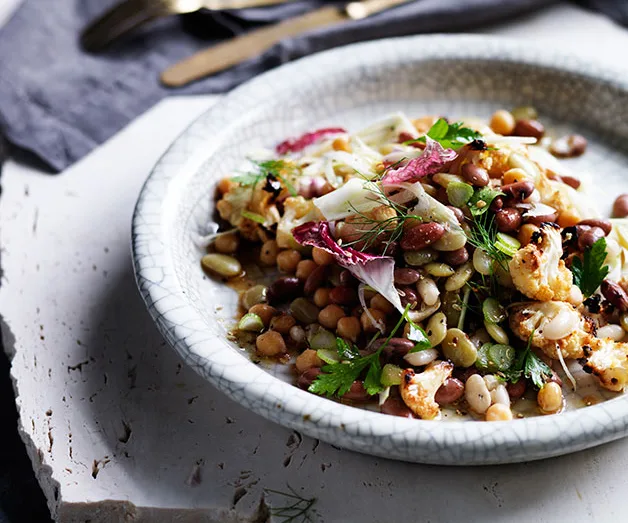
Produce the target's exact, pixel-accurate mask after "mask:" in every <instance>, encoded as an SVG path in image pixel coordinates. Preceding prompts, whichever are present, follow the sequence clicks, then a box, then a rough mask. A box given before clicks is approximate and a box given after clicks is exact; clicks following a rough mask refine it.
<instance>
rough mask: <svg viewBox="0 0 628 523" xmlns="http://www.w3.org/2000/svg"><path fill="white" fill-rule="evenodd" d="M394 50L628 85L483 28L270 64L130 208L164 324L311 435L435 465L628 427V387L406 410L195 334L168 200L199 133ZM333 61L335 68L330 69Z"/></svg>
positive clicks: (576, 446)
mask: <svg viewBox="0 0 628 523" xmlns="http://www.w3.org/2000/svg"><path fill="white" fill-rule="evenodd" d="M413 49H415V50H414V51H413ZM391 54H392V55H395V56H399V55H401V56H408V57H411V58H412V59H413V60H417V61H422V60H428V59H430V60H434V59H444V60H447V59H450V60H461V59H465V58H469V59H482V60H488V61H494V62H499V63H504V64H515V65H516V64H520V65H522V66H538V67H542V68H549V69H553V70H557V71H560V72H564V73H566V74H572V75H578V76H581V77H585V78H588V79H589V80H592V81H595V82H600V83H602V84H604V85H608V86H611V87H612V88H613V89H616V90H618V91H619V92H622V93H628V80H627V76H626V75H625V73H622V72H618V71H614V70H610V69H604V68H600V67H598V66H597V65H594V64H591V63H586V62H583V61H581V60H580V59H577V58H574V57H570V56H564V55H558V54H554V53H550V52H548V51H547V50H546V49H542V48H540V47H535V46H531V45H530V44H529V43H527V42H523V41H516V40H508V39H504V38H495V37H485V36H474V35H473V36H472V35H431V36H411V37H402V38H391V39H385V40H377V41H371V42H365V43H359V44H353V45H350V46H346V47H340V48H336V49H332V50H330V51H325V52H323V53H318V54H315V55H312V56H309V57H306V58H303V59H300V60H298V61H295V62H292V63H289V64H286V65H283V66H281V67H279V68H277V69H274V70H272V71H269V72H267V73H264V74H262V75H260V76H258V77H256V78H254V79H252V80H250V81H248V82H247V83H245V84H243V85H242V86H240V87H238V88H236V89H235V90H233V91H232V92H231V93H229V94H227V95H226V96H225V97H224V98H223V99H222V100H220V101H219V102H218V103H217V104H216V105H215V106H213V107H212V108H210V109H209V110H208V111H207V112H205V113H204V114H202V115H201V116H200V117H199V118H198V119H197V120H196V121H195V122H193V123H192V124H191V125H190V126H189V127H188V129H187V130H186V131H185V132H184V133H183V134H182V135H181V136H180V137H179V138H177V139H176V140H175V142H174V143H173V144H172V145H171V146H170V148H169V149H168V151H167V152H166V153H165V154H164V155H163V157H162V158H161V159H160V160H159V162H158V163H157V165H156V167H155V168H154V170H153V171H152V173H151V174H150V176H149V177H148V179H147V180H146V182H145V184H144V186H143V188H142V191H141V193H140V196H139V199H138V201H137V206H136V209H135V213H134V216H133V228H132V250H133V263H134V270H135V275H136V280H137V284H138V287H139V289H140V292H141V295H142V297H143V299H144V300H145V302H146V304H147V307H148V310H149V312H150V314H151V316H152V317H153V319H154V321H155V323H156V325H157V327H158V328H159V330H160V331H161V332H162V334H163V335H164V337H165V338H166V339H167V341H168V342H169V343H170V344H171V345H172V346H173V347H174V348H175V349H176V350H177V351H178V352H179V353H180V354H181V356H182V357H183V358H184V359H185V360H186V362H187V363H189V364H190V365H191V366H192V367H193V368H195V370H196V371H197V372H199V373H200V374H201V375H202V376H204V377H205V378H206V379H207V380H208V381H210V382H211V383H212V384H213V385H215V386H216V387H218V388H219V389H220V390H221V391H222V392H224V393H226V394H227V395H229V396H230V397H231V398H233V399H235V400H236V401H238V402H239V403H241V404H242V405H244V406H245V407H247V408H249V409H251V410H253V411H255V412H257V413H258V414H260V415H262V416H264V417H266V418H268V419H270V420H272V421H274V422H277V423H280V424H282V425H284V426H288V427H290V428H293V429H296V430H300V431H302V432H304V433H305V434H308V435H310V436H312V437H316V438H319V439H322V440H324V441H327V442H329V443H332V444H336V445H338V446H341V447H344V448H349V449H352V450H356V451H359V452H363V453H367V454H372V455H377V456H383V457H389V458H393V459H401V460H404V461H415V462H422V463H436V464H460V465H473V464H495V463H509V462H520V461H530V460H534V459H541V458H545V457H550V456H556V455H560V454H565V453H568V452H574V451H577V450H581V449H584V448H588V447H591V446H595V445H598V444H601V443H605V442H608V441H611V440H613V439H617V438H619V437H622V436H624V435H626V434H627V433H628V396H625V397H620V398H617V399H614V400H612V401H608V402H604V403H601V404H598V405H595V406H589V407H586V408H582V409H579V410H577V411H573V412H567V413H563V414H558V415H552V416H544V417H533V418H526V419H523V420H513V421H510V422H500V423H483V422H468V421H465V422H458V421H448V422H439V421H422V420H409V419H403V418H397V417H393V416H389V415H385V414H380V413H377V412H371V411H366V410H362V409H359V408H355V407H351V406H348V405H343V404H340V403H336V402H334V401H331V400H328V399H325V398H322V397H318V396H315V395H312V394H310V393H308V392H305V391H302V390H300V389H298V388H297V387H295V386H293V385H291V384H289V383H286V382H283V381H281V380H280V379H278V378H276V377H274V376H272V375H271V374H270V373H268V372H266V371H265V370H263V369H262V368H260V367H259V366H257V365H255V364H254V363H252V362H251V361H249V360H247V359H246V358H245V357H244V356H243V355H241V354H239V353H238V352H237V351H235V350H233V348H232V347H231V346H230V345H229V344H228V342H227V340H226V339H225V338H224V337H222V336H218V335H216V334H213V333H210V332H198V329H199V328H200V329H201V330H202V327H198V328H197V327H195V326H200V325H202V321H201V318H200V315H199V313H198V312H197V311H196V310H194V309H193V308H192V307H190V305H189V302H188V301H187V300H188V299H189V298H187V297H186V295H185V291H184V289H182V288H181V286H180V282H179V281H178V279H177V277H176V271H175V270H174V266H175V263H176V262H175V261H174V259H173V256H172V253H171V252H170V251H169V245H168V238H167V230H168V223H169V220H172V219H173V215H172V213H171V212H168V210H167V209H166V208H164V205H163V204H164V202H165V199H166V194H167V192H168V187H169V185H168V184H169V182H170V181H171V180H173V179H174V178H175V177H179V176H184V174H183V173H184V172H185V173H187V174H185V175H186V176H192V175H193V174H194V173H195V172H196V171H197V170H198V168H199V167H200V165H201V164H202V163H203V162H204V161H205V160H206V159H207V157H208V155H209V152H208V151H207V150H206V149H204V148H203V147H200V144H201V143H202V140H200V138H203V139H204V140H206V139H208V138H210V137H211V136H213V135H215V133H220V132H221V129H220V123H221V122H225V121H226V119H228V118H229V115H230V114H231V115H232V114H234V113H235V114H237V111H238V108H239V107H240V106H241V105H244V106H246V104H245V103H244V102H247V103H250V100H251V98H253V99H254V98H255V97H256V96H257V93H258V92H260V91H261V92H264V89H263V88H264V87H265V88H268V86H269V85H284V86H285V85H288V86H289V85H290V84H292V83H294V84H295V87H298V81H296V80H294V79H295V78H299V77H300V76H301V75H302V73H307V74H310V75H311V74H312V71H316V70H317V68H324V67H327V69H326V70H325V71H324V74H341V73H342V71H343V70H344V68H348V67H365V68H368V67H373V66H375V67H376V66H377V64H378V63H383V61H384V60H386V59H387V57H390V56H391ZM419 56H420V57H419ZM331 59H333V63H334V64H335V65H334V70H333V71H330V69H329V67H330V65H329V64H330V63H331V62H332V60H331ZM316 74H323V73H322V72H319V73H316ZM262 103H263V100H262ZM190 263H193V261H192V260H190ZM156 274H158V275H159V278H158V280H156V279H155V275H156ZM225 349H228V350H225Z"/></svg>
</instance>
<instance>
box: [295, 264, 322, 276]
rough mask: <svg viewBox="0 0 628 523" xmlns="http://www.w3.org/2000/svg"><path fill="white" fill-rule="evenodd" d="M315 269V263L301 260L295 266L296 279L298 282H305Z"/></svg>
mask: <svg viewBox="0 0 628 523" xmlns="http://www.w3.org/2000/svg"><path fill="white" fill-rule="evenodd" d="M316 267H318V265H316V262H315V261H313V260H301V261H300V262H299V263H298V264H297V271H296V276H297V278H299V279H300V280H307V277H308V276H309V275H310V274H312V272H313V271H314V269H316Z"/></svg>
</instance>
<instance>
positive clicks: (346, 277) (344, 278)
mask: <svg viewBox="0 0 628 523" xmlns="http://www.w3.org/2000/svg"><path fill="white" fill-rule="evenodd" d="M339 279H340V284H341V285H344V286H345V287H350V286H352V285H357V283H358V280H356V279H355V276H353V274H351V273H350V272H349V271H347V270H344V271H342V272H341V273H340V276H339Z"/></svg>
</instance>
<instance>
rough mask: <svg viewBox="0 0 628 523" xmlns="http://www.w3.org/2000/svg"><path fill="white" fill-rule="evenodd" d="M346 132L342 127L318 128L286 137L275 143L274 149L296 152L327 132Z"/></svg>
mask: <svg viewBox="0 0 628 523" xmlns="http://www.w3.org/2000/svg"><path fill="white" fill-rule="evenodd" d="M346 132H347V131H346V130H344V129H343V128H342V127H327V128H325V129H318V130H317V131H314V132H311V133H305V134H304V135H302V136H299V137H298V138H288V139H287V140H285V141H283V142H281V143H280V144H279V145H277V147H275V150H276V151H277V154H288V153H296V152H299V151H302V150H303V149H305V148H306V147H307V146H308V145H312V144H313V143H315V142H317V141H318V140H320V139H321V138H323V137H324V136H327V135H328V134H340V133H346Z"/></svg>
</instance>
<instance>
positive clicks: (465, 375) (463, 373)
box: [454, 367, 478, 383]
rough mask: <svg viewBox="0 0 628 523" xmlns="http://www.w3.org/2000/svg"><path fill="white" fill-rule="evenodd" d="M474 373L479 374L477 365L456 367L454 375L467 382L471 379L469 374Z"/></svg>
mask: <svg viewBox="0 0 628 523" xmlns="http://www.w3.org/2000/svg"><path fill="white" fill-rule="evenodd" d="M473 374H478V369H476V368H475V367H467V368H466V369H461V368H460V367H456V368H455V369H454V377H455V378H458V379H459V380H460V381H461V382H462V383H466V382H467V380H468V379H469V376H471V375H473Z"/></svg>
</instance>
